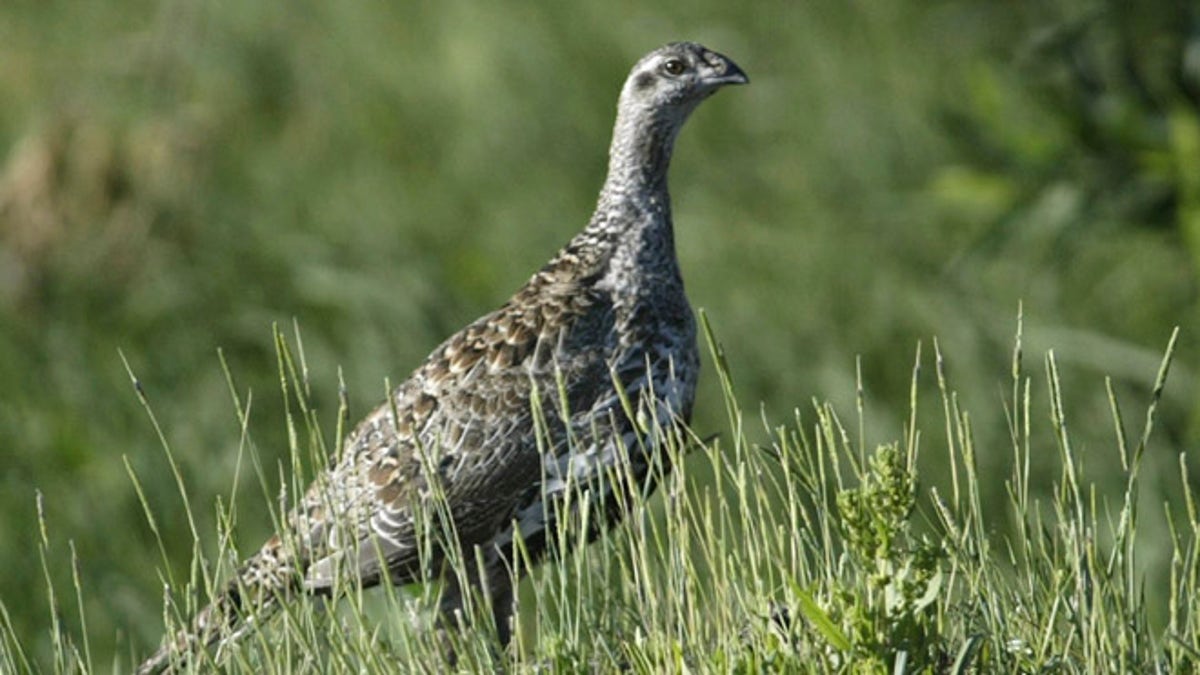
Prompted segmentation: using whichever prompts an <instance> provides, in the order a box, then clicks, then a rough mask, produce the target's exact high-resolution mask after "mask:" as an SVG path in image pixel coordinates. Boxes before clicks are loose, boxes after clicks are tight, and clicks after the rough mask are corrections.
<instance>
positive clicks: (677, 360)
mask: <svg viewBox="0 0 1200 675" xmlns="http://www.w3.org/2000/svg"><path fill="white" fill-rule="evenodd" d="M748 82H749V78H748V77H747V75H746V74H745V72H743V71H742V69H741V68H739V67H738V65H737V64H735V63H734V62H733V61H732V60H730V59H729V58H728V57H726V56H724V55H722V54H719V53H717V52H715V51H712V50H710V49H708V48H706V47H704V46H702V45H700V44H698V43H695V42H672V43H669V44H666V45H664V46H662V47H659V48H657V49H654V50H653V51H651V52H649V53H648V54H646V55H645V56H644V57H642V58H641V59H640V60H638V61H637V63H636V64H635V65H634V66H633V69H632V70H631V71H630V73H629V76H628V78H627V79H626V80H625V82H624V85H623V87H622V88H621V92H620V96H619V99H618V104H617V115H616V122H615V124H614V126H613V136H612V142H611V145H610V147H609V163H608V173H607V176H606V178H605V180H604V183H603V187H602V188H601V190H600V193H599V197H598V199H597V204H596V208H595V211H594V213H593V215H592V216H591V218H590V220H589V221H588V223H587V224H586V226H585V227H584V228H583V229H582V230H580V231H579V232H578V233H577V234H576V235H575V236H574V237H573V238H571V239H570V240H569V242H568V243H567V244H566V245H565V246H564V247H563V248H561V249H560V250H559V251H558V253H557V254H556V255H554V257H553V258H551V259H550V261H549V262H547V263H546V264H545V265H544V266H543V267H541V268H540V269H539V270H538V271H537V272H535V273H534V274H533V275H532V277H531V278H530V279H529V280H528V282H526V283H525V284H524V285H523V286H521V287H520V288H519V289H518V290H517V291H516V293H515V294H513V295H512V296H511V298H510V299H509V300H507V301H506V302H504V303H503V304H502V305H501V306H500V307H499V308H498V309H496V310H495V311H492V312H490V313H488V314H486V315H484V316H482V317H481V318H479V319H478V320H476V321H474V322H472V323H470V324H469V325H467V326H466V327H464V328H463V329H462V330H460V331H458V332H457V333H455V334H454V335H452V336H451V337H449V338H448V339H446V340H445V341H444V342H442V343H441V344H440V345H439V346H437V347H436V348H435V349H434V350H433V352H432V353H431V354H430V355H429V357H428V358H427V359H426V360H425V362H424V363H422V364H421V365H420V366H419V367H417V368H416V370H414V371H413V372H412V374H411V375H410V376H409V377H408V378H407V379H406V380H404V381H403V382H402V383H400V384H399V385H397V386H395V387H394V388H393V389H392V391H391V392H390V394H389V396H388V400H387V401H385V402H384V403H382V404H381V405H379V407H377V408H375V410H374V411H373V412H371V413H370V414H368V415H367V416H366V417H365V418H364V419H363V420H362V421H361V422H360V423H359V424H358V425H357V426H355V427H354V428H353V429H352V430H351V431H350V433H348V434H347V435H346V436H345V438H344V440H343V442H342V445H341V451H340V452H339V453H337V456H336V457H335V458H334V459H333V460H332V461H331V462H330V465H329V467H328V468H326V469H325V470H323V471H321V472H319V473H318V475H317V476H316V477H315V478H314V480H313V483H312V484H311V485H310V486H309V487H308V489H307V490H306V491H305V492H304V494H303V495H302V496H301V497H300V498H299V499H298V501H297V504H296V505H295V507H293V509H292V510H291V511H290V512H289V514H288V515H287V517H286V518H285V519H284V523H283V525H282V526H281V528H283V532H285V533H286V534H283V533H276V534H275V535H274V536H272V537H271V538H270V539H269V540H268V541H267V542H266V543H265V544H264V545H263V546H262V548H261V549H260V550H259V551H258V552H257V553H255V554H253V555H252V556H250V557H249V558H248V559H246V560H245V561H244V562H243V563H242V564H241V565H240V566H239V567H238V568H237V570H236V572H235V573H234V574H233V575H232V576H233V578H231V579H230V580H229V581H228V582H227V584H226V585H224V586H222V587H218V590H217V591H216V592H215V593H214V596H213V598H212V600H211V603H210V604H208V605H207V606H206V607H204V608H203V609H201V610H200V611H199V612H197V613H196V615H195V616H194V617H193V618H192V619H191V620H190V621H189V622H186V623H185V627H184V628H182V629H180V630H179V631H178V632H176V633H174V634H169V635H168V636H167V637H166V638H164V641H163V643H162V644H161V646H160V648H159V649H158V650H157V651H156V652H155V653H153V654H152V655H151V656H150V657H149V658H147V659H146V660H145V661H144V662H143V663H142V664H141V665H140V666H139V668H138V670H137V672H138V673H139V674H143V675H144V674H148V673H159V672H164V671H170V670H172V669H174V668H177V667H179V666H180V665H181V664H183V663H186V662H187V661H188V659H193V658H196V657H197V655H198V653H199V652H201V651H203V650H205V649H208V648H211V647H213V646H214V645H216V646H220V645H223V644H226V641H227V640H232V639H235V638H236V637H238V636H240V635H241V634H242V633H243V632H244V631H246V630H248V629H249V627H250V626H251V625H259V624H261V621H262V620H263V619H265V618H266V617H267V616H269V614H270V613H271V612H272V611H273V610H277V609H279V608H280V607H281V606H282V604H283V603H285V602H287V601H288V600H289V599H290V598H294V597H296V596H297V595H298V594H301V593H310V594H314V595H322V594H325V595H328V594H329V593H330V592H331V589H333V588H334V587H335V586H336V585H337V584H338V583H339V580H343V581H344V580H345V579H350V580H352V581H353V582H354V583H356V584H360V585H361V586H362V587H369V586H374V585H377V584H381V583H393V584H396V585H405V584H411V583H418V582H425V581H434V579H427V578H422V574H428V573H429V570H439V569H442V567H444V565H443V566H439V565H437V564H433V565H430V564H424V565H422V564H421V559H420V556H421V555H422V553H421V550H422V546H421V541H420V538H421V536H422V535H421V529H422V527H421V524H420V522H419V521H420V514H421V512H422V511H423V510H426V511H428V510H432V509H431V506H430V504H431V503H432V502H433V501H434V500H435V499H440V500H441V501H440V502H438V503H439V504H441V505H442V507H441V511H440V512H441V513H442V514H443V515H444V516H445V517H446V518H448V521H449V524H450V525H451V526H452V528H451V529H452V531H453V533H454V536H455V537H456V540H457V541H456V542H455V543H457V545H460V546H461V547H462V551H465V552H467V555H468V556H469V557H470V559H471V560H476V561H477V562H478V563H479V564H478V565H467V567H470V568H471V569H472V570H474V571H473V572H471V573H468V574H466V575H458V574H449V573H442V574H441V576H442V577H443V578H442V579H441V581H442V583H443V589H442V592H441V599H440V601H439V611H440V616H442V617H443V618H445V617H454V616H456V614H455V613H456V612H460V611H461V610H462V607H463V603H464V596H466V595H467V594H468V593H482V594H484V595H486V597H487V598H488V599H490V607H491V612H492V618H493V619H494V623H495V630H496V633H497V637H498V640H499V643H500V644H501V645H506V644H507V643H508V641H509V640H510V637H511V633H512V626H511V621H512V617H513V614H514V611H515V609H516V607H515V600H514V596H513V584H514V583H515V582H516V581H518V580H519V576H520V574H521V573H522V570H524V569H525V566H524V565H522V564H520V563H519V561H518V560H516V559H515V556H516V555H517V553H516V549H517V545H516V541H517V540H518V539H519V540H520V543H521V545H522V548H523V550H524V551H525V552H526V553H525V555H528V556H529V557H530V558H532V559H535V560H537V561H540V560H541V559H542V558H543V557H544V556H545V555H546V552H547V549H549V548H552V543H553V542H552V541H551V540H552V539H553V537H554V534H553V533H555V532H556V529H555V528H556V527H558V526H559V524H560V519H563V518H565V517H566V514H567V513H568V511H567V509H570V508H572V507H573V506H572V505H573V504H574V503H575V502H577V501H578V500H574V501H572V500H570V499H568V498H567V496H568V494H569V493H570V491H571V489H572V486H584V487H586V488H591V493H594V494H595V504H597V505H598V508H599V509H600V511H601V512H602V513H603V514H604V516H605V518H603V519H601V522H600V524H599V525H595V524H593V526H592V527H590V528H589V529H588V531H586V532H583V533H580V534H581V536H583V537H585V538H586V540H587V541H591V540H592V539H594V538H595V537H597V536H599V534H600V533H601V532H603V531H604V530H605V529H606V527H607V526H609V525H613V524H615V523H616V522H617V521H618V520H619V519H620V513H621V508H620V503H621V498H622V495H621V494H618V493H617V491H618V490H619V486H617V485H614V483H615V481H606V480H604V479H603V478H604V476H605V475H606V474H608V473H609V472H611V471H612V470H613V468H614V467H623V469H622V470H623V471H626V472H627V474H628V475H629V476H630V477H631V478H632V480H630V481H629V482H628V485H629V487H630V489H640V490H645V491H647V493H648V491H650V490H653V482H654V474H655V472H653V471H651V468H652V467H654V466H658V465H661V464H663V463H664V459H663V457H662V455H663V454H664V453H663V451H662V445H663V443H664V440H665V439H666V438H667V436H666V433H667V431H668V430H670V429H683V428H685V426H684V425H687V424H689V423H690V420H691V414H692V407H693V402H694V400H695V394H696V384H697V377H698V375H699V371H700V357H699V350H698V346H697V335H696V334H697V329H696V321H695V317H694V314H693V311H692V308H691V306H690V304H689V302H688V299H687V296H686V294H685V292H684V284H683V278H682V274H681V271H680V266H679V261H678V257H677V255H676V251H675V240H674V238H675V233H674V225H673V221H672V216H671V200H670V196H669V193H668V189H667V172H668V167H669V164H670V160H671V155H672V151H673V149H674V144H675V140H676V137H677V135H678V133H679V131H680V128H681V127H682V126H683V124H684V122H685V121H686V120H687V119H688V117H689V115H690V114H691V113H692V112H693V111H694V110H695V109H696V107H697V106H698V105H699V104H700V103H701V102H702V101H704V100H705V99H707V98H709V97H710V96H711V95H712V94H714V93H715V92H716V91H718V90H719V89H721V88H723V87H725V86H728V85H741V84H747V83H748ZM656 462H657V464H656ZM669 469H670V467H669V466H666V467H665V470H669ZM660 473H661V472H660ZM568 502H570V504H568ZM563 522H565V521H563ZM426 555H433V556H438V555H439V553H438V551H436V550H435V551H434V552H433V553H432V554H429V553H428V551H427V552H426ZM442 556H443V557H445V554H444V553H443V554H442ZM426 562H427V563H428V561H426ZM457 616H459V617H460V618H459V621H461V614H458V615H457ZM251 617H252V618H253V620H251Z"/></svg>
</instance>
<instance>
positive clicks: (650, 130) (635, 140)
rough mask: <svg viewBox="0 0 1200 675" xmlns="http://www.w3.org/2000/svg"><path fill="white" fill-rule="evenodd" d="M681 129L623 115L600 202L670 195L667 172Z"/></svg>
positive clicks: (620, 113)
mask: <svg viewBox="0 0 1200 675" xmlns="http://www.w3.org/2000/svg"><path fill="white" fill-rule="evenodd" d="M678 129H679V127H678V125H676V124H671V123H669V122H668V121H666V120H657V119H654V118H652V117H648V116H646V115H639V114H634V113H629V112H627V111H621V112H619V113H618V115H617V122H616V124H615V125H614V128H613V140H612V145H611V146H610V147H609V152H608V177H607V178H606V179H605V181H604V189H603V190H602V191H601V193H600V196H601V200H602V201H603V200H604V199H606V198H608V199H612V200H614V201H615V200H620V199H621V198H622V197H626V196H635V197H641V196H649V195H655V194H661V195H662V196H663V197H664V198H665V196H666V194H667V169H668V168H669V167H670V164H671V151H672V150H673V149H674V146H675V136H676V134H677V132H678Z"/></svg>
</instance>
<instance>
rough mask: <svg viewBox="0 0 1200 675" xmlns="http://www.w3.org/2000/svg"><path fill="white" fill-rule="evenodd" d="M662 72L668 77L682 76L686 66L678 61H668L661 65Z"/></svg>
mask: <svg viewBox="0 0 1200 675" xmlns="http://www.w3.org/2000/svg"><path fill="white" fill-rule="evenodd" d="M663 70H664V71H665V72H666V73H667V74H668V75H682V74H683V71H685V70H687V65H686V64H685V63H684V62H683V61H681V60H679V59H668V60H667V62H666V63H664V64H663Z"/></svg>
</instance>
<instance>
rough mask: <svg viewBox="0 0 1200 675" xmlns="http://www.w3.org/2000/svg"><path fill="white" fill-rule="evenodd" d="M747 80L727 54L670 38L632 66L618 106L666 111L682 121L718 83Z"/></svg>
mask: <svg viewBox="0 0 1200 675" xmlns="http://www.w3.org/2000/svg"><path fill="white" fill-rule="evenodd" d="M749 81H750V78H748V77H746V74H745V73H744V72H742V69H741V68H739V67H738V66H737V64H736V63H734V62H733V61H731V60H729V59H728V58H727V57H725V56H722V55H721V54H718V53H716V52H714V51H712V50H710V49H707V48H705V47H704V46H703V45H699V44H696V43H695V42H672V43H671V44H668V45H664V46H662V47H659V48H658V49H655V50H654V51H652V52H650V53H649V54H647V55H646V56H644V57H643V58H642V59H641V60H640V61H638V62H637V65H635V66H634V67H633V71H632V72H630V73H629V79H628V80H626V82H625V88H624V89H623V90H622V91H621V108H622V109H623V110H630V111H633V110H638V111H655V112H657V113H658V114H664V113H665V114H666V115H667V116H668V117H669V118H675V119H676V121H678V122H682V121H683V119H685V118H686V117H687V115H688V113H690V112H691V111H692V110H693V109H695V107H696V105H697V104H698V103H699V102H700V101H703V100H704V99H706V98H708V97H709V96H711V95H712V94H713V93H714V92H716V91H717V90H718V89H720V88H721V87H723V86H725V85H727V84H746V83H748V82H749Z"/></svg>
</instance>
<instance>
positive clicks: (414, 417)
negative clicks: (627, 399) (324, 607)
mask: <svg viewBox="0 0 1200 675" xmlns="http://www.w3.org/2000/svg"><path fill="white" fill-rule="evenodd" d="M553 274H554V271H553V270H543V271H542V272H541V273H539V275H538V276H535V277H534V280H533V281H531V283H530V284H529V285H528V286H526V288H525V289H523V290H522V291H521V292H519V293H518V294H517V295H516V296H514V298H513V299H512V300H510V301H509V302H508V303H507V304H505V305H504V306H503V307H501V308H500V309H499V310H497V311H495V312H493V313H491V314H489V315H487V316H485V317H483V318H481V319H480V320H478V321H476V322H475V323H473V324H471V325H470V326H468V327H466V328H465V329H463V330H462V331H460V332H459V333H457V334H456V335H454V336H453V337H451V338H450V339H448V340H447V341H446V342H444V343H443V344H442V345H441V346H440V347H438V348H437V349H436V350H435V351H434V352H433V354H432V355H431V356H430V357H429V359H428V360H427V361H426V363H425V365H423V366H422V367H421V368H419V369H418V370H417V371H416V372H414V373H413V375H412V376H411V377H410V378H409V379H408V380H406V381H405V382H404V383H403V384H401V385H400V386H399V387H397V389H396V390H395V392H394V394H393V396H392V399H391V400H390V401H388V402H385V403H384V404H383V405H381V406H380V407H379V408H377V409H376V410H375V411H374V412H373V413H372V414H371V415H369V416H368V417H367V418H366V419H365V420H363V422H362V423H361V424H360V425H359V426H358V427H357V428H356V429H355V430H354V432H353V433H352V434H351V435H350V436H349V437H348V438H347V441H346V446H345V450H344V452H343V456H342V458H341V459H340V461H339V462H338V463H337V464H336V465H335V466H334V467H333V468H332V470H331V471H330V472H328V473H327V474H326V475H325V476H323V477H322V479H320V480H318V481H317V482H316V483H314V485H313V487H312V488H311V489H310V490H309V493H308V494H307V495H306V497H305V499H304V501H303V503H302V504H301V507H300V508H299V509H297V512H296V516H295V517H294V518H293V521H294V526H296V527H297V531H299V532H306V533H308V537H307V538H306V542H305V543H306V545H307V546H310V547H311V548H310V550H311V551H312V553H313V555H312V556H311V557H310V559H309V560H310V562H309V564H308V565H307V571H306V582H305V583H306V585H307V586H308V587H310V588H325V587H328V586H329V585H330V584H332V583H333V582H334V580H335V579H337V578H338V577H339V576H341V575H344V574H348V573H353V574H355V575H357V576H358V578H360V579H361V580H362V581H364V582H368V583H373V582H376V581H378V580H380V579H381V578H382V577H383V576H384V575H385V574H388V573H390V575H391V576H392V577H393V578H395V579H406V578H410V577H411V576H413V575H415V574H416V572H417V566H418V556H417V553H418V545H419V543H420V542H419V533H418V531H417V527H418V523H423V522H431V521H430V520H429V518H428V517H427V516H423V515H422V513H421V511H422V510H425V511H429V510H431V509H434V510H436V509H443V511H442V513H447V512H448V513H449V514H450V515H451V516H452V522H453V525H454V528H455V536H457V538H458V540H459V541H460V542H461V543H462V544H464V545H471V544H480V543H484V542H486V541H488V540H489V539H491V538H492V537H493V536H494V535H496V534H497V533H498V532H500V531H502V530H503V529H504V528H506V527H507V526H508V522H509V521H510V520H511V519H512V518H513V516H514V514H515V512H516V509H517V507H518V505H519V502H520V500H521V497H522V495H525V494H527V493H528V491H529V489H530V488H531V487H535V488H536V486H537V485H538V483H539V481H540V480H541V476H542V461H541V455H540V454H539V451H538V447H539V446H538V438H537V433H538V432H537V431H536V428H537V425H536V424H535V413H534V408H535V407H536V405H535V399H534V396H535V394H534V392H535V390H536V391H537V394H536V396H537V397H538V399H537V400H540V402H541V406H540V407H541V411H540V413H539V416H540V417H541V420H540V421H539V424H540V423H544V425H543V427H542V428H543V430H544V433H546V434H548V435H550V436H552V437H554V439H555V442H556V443H557V442H560V441H561V439H562V438H565V436H566V434H565V433H562V430H563V428H564V426H565V424H564V423H563V422H561V421H560V420H561V419H562V417H561V416H562V413H563V411H565V410H588V409H590V408H591V406H592V405H593V403H594V401H595V400H596V399H597V398H599V397H601V396H605V395H607V394H611V389H612V385H611V379H610V375H609V372H608V367H609V364H608V361H607V354H606V349H605V347H604V346H603V345H604V338H603V336H604V335H606V334H609V333H611V328H612V323H613V307H612V304H611V301H609V299H608V296H607V295H605V294H603V293H599V292H595V291H592V290H589V289H587V288H586V287H584V286H583V285H582V284H580V283H579V282H573V283H569V284H568V283H562V282H558V281H557V280H556V279H555V278H554V276H553ZM539 280H540V281H541V283H540V284H539V283H538V282H539ZM564 393H565V395H566V400H565V401H563V400H562V395H561V394H564ZM443 497H444V499H443ZM432 522H438V521H436V520H435V521H432ZM441 522H445V521H444V520H443V521H441Z"/></svg>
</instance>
